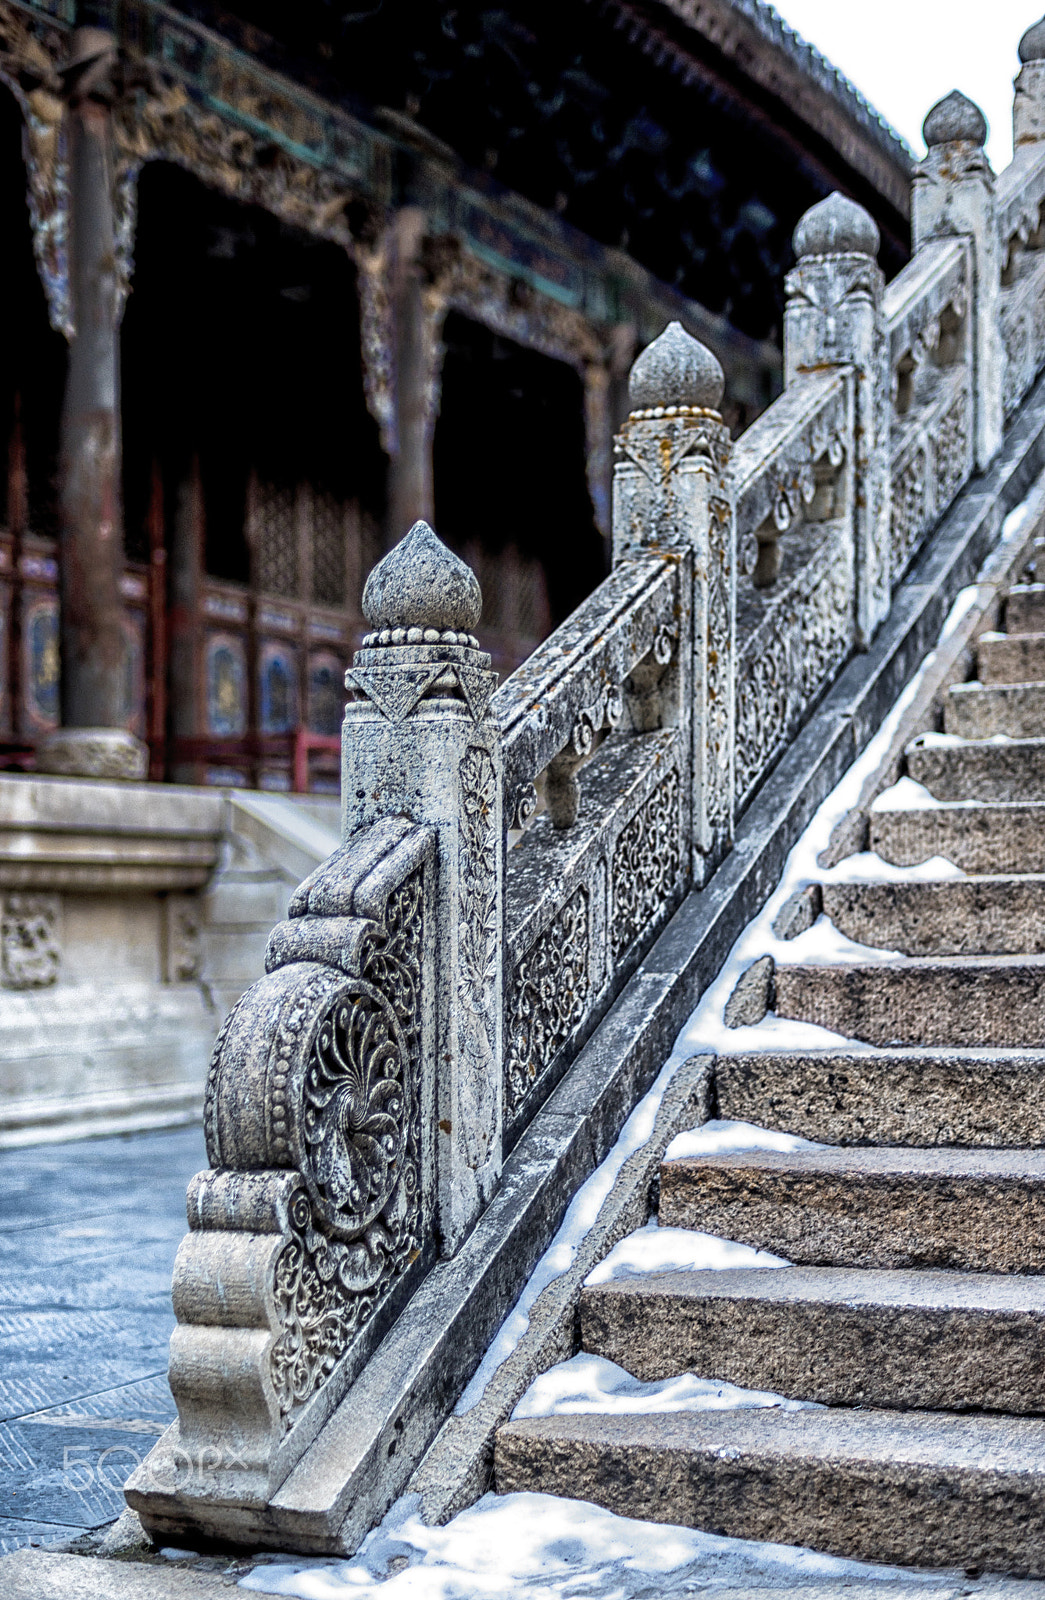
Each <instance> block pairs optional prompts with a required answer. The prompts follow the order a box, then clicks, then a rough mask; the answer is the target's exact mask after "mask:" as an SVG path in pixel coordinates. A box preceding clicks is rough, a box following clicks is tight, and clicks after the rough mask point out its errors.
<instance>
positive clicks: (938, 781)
mask: <svg viewBox="0 0 1045 1600" xmlns="http://www.w3.org/2000/svg"><path fill="white" fill-rule="evenodd" d="M907 771H908V773H909V774H910V776H911V777H912V778H913V779H914V780H915V782H916V783H924V785H925V787H926V788H927V789H928V791H929V793H930V794H931V795H932V796H933V798H934V799H935V800H987V801H990V800H1001V801H1008V802H1012V803H1018V802H1020V801H1021V800H1030V801H1036V800H1040V799H1041V797H1042V795H1045V739H1019V740H1013V741H1012V742H1011V743H1008V744H995V743H994V742H993V740H992V739H983V740H972V739H970V740H968V741H967V742H966V743H964V744H954V745H939V744H929V745H923V744H921V743H919V742H918V741H917V740H916V741H915V743H914V744H913V745H909V746H908V748H907Z"/></svg>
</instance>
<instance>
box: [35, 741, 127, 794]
mask: <svg viewBox="0 0 1045 1600" xmlns="http://www.w3.org/2000/svg"><path fill="white" fill-rule="evenodd" d="M36 766H37V771H38V772H47V773H53V774H54V775H55V776H60V777H63V778H104V779H108V780H109V781H110V782H111V781H112V780H113V779H119V778H126V779H130V780H132V781H133V780H135V779H141V778H144V777H146V776H147V774H148V771H149V750H148V746H147V745H144V744H143V743H142V741H141V740H140V739H136V738H135V737H134V734H133V733H124V732H123V731H122V730H121V729H119V728H58V729H57V730H56V731H55V732H54V733H48V734H45V735H44V737H43V738H42V739H40V740H39V742H38V744H37V748H36Z"/></svg>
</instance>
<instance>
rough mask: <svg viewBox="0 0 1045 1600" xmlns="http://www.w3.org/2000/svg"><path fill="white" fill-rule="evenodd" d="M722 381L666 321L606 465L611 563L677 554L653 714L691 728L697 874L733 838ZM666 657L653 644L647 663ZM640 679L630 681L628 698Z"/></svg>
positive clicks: (636, 377)
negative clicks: (672, 679) (676, 581)
mask: <svg viewBox="0 0 1045 1600" xmlns="http://www.w3.org/2000/svg"><path fill="white" fill-rule="evenodd" d="M723 389H724V379H723V374H722V368H721V366H720V365H719V363H718V361H717V360H716V359H715V357H714V355H713V354H712V352H711V351H710V350H708V349H707V348H706V347H705V346H704V345H702V344H700V343H699V342H698V341H697V340H696V339H694V338H692V337H691V336H690V335H689V334H688V333H687V332H686V331H685V329H684V328H682V327H681V325H680V324H679V323H677V322H672V323H671V324H670V325H669V326H668V327H667V328H666V329H665V331H664V332H663V333H662V334H661V336H660V338H659V339H655V340H654V342H653V343H652V344H651V345H649V346H648V347H647V349H645V350H644V351H643V352H642V354H641V355H640V356H639V358H638V360H637V361H636V362H635V365H634V366H633V367H632V369H631V376H630V378H629V382H628V395H629V400H630V403H631V413H630V415H629V417H628V419H627V421H626V422H625V424H624V426H623V428H622V429H621V432H620V435H619V437H618V439H617V465H616V469H615V473H614V494H613V559H614V565H615V566H618V565H619V564H620V563H621V562H623V561H627V560H629V559H630V558H632V557H633V556H635V555H639V554H646V553H649V552H651V551H658V550H664V551H665V552H668V551H671V552H676V553H678V554H679V555H681V556H684V557H685V562H684V564H683V567H682V571H683V573H684V575H685V576H684V580H683V594H682V596H681V599H682V615H681V617H680V648H679V652H678V657H679V659H678V663H677V672H678V677H677V696H676V698H675V706H674V708H672V707H671V706H670V705H669V704H667V703H666V702H667V701H668V697H667V696H665V695H661V696H660V697H659V701H658V702H657V704H658V709H659V714H660V715H661V717H662V719H663V720H664V721H665V722H669V723H670V722H672V721H677V722H678V723H679V724H681V725H682V726H683V727H686V726H687V724H688V725H689V726H690V728H691V735H690V737H691V746H692V772H693V789H692V793H693V802H692V804H693V812H692V837H693V846H694V856H693V876H694V880H695V881H696V882H697V883H703V882H704V881H706V878H707V877H708V875H709V874H710V872H711V871H712V870H713V868H714V866H715V865H716V863H717V862H718V861H719V860H720V859H721V858H722V856H723V854H724V853H725V852H726V850H728V849H729V847H730V845H731V843H732V838H733V808H734V739H735V671H736V543H737V538H736V512H735V506H734V498H733V487H732V482H731V479H730V477H729V472H728V463H729V457H730V439H729V430H728V429H727V428H726V426H725V424H724V423H723V421H722V417H721V415H720V413H719V410H718V407H719V406H720V405H721V403H722V394H723ZM669 659H670V651H665V650H663V649H662V650H661V652H660V663H659V664H661V665H662V666H663V665H666V662H667V660H669ZM646 687H648V686H645V685H643V684H632V685H631V686H630V687H629V702H630V703H633V702H635V701H636V700H638V701H641V700H642V698H643V691H644V689H645V688H646ZM641 715H642V720H643V722H644V723H645V722H647V720H648V719H647V718H646V716H645V712H644V711H643V712H642V713H641Z"/></svg>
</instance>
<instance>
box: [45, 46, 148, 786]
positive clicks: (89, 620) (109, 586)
mask: <svg viewBox="0 0 1045 1600" xmlns="http://www.w3.org/2000/svg"><path fill="white" fill-rule="evenodd" d="M115 64H116V43H115V40H114V38H113V36H112V34H110V33H108V32H107V31H105V30H104V29H100V28H88V27H81V28H77V29H76V31H75V32H74V33H73V35H72V39H71V48H70V56H69V61H68V64H67V66H66V68H65V79H66V85H67V96H68V112H67V138H68V149H69V259H70V298H71V303H72V310H73V320H74V324H75V333H74V336H73V338H72V340H71V341H70V346H69V367H68V377H67V380H66V389H65V403H64V407H63V410H62V423H61V451H60V469H59V470H60V479H61V481H60V508H61V561H60V565H61V603H62V728H61V729H60V730H59V731H58V733H56V734H54V735H51V736H49V738H48V739H47V740H45V741H43V742H42V745H41V747H40V749H39V750H38V764H39V765H40V766H41V767H42V768H43V769H44V770H46V771H51V772H65V773H79V774H83V775H87V776H93V777H106V778H117V777H121V778H134V777H144V775H145V771H146V759H147V753H146V750H145V747H144V746H143V745H142V744H141V743H140V741H138V740H137V739H135V738H133V737H132V735H131V734H129V733H127V732H126V731H125V728H126V723H127V720H128V717H129V714H130V710H131V708H130V706H129V705H128V703H127V693H128V685H127V659H126V658H127V638H126V633H125V630H124V617H123V603H122V601H121V598H120V578H121V575H122V573H123V568H124V549H123V512H122V505H121V484H120V474H121V448H120V381H119V379H120V374H119V320H118V294H117V287H118V286H117V275H116V247H115V227H114V216H113V210H114V201H113V150H112V111H111V100H112V93H113V85H112V77H113V69H114V66H115Z"/></svg>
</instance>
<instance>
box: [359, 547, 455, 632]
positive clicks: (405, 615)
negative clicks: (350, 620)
mask: <svg viewBox="0 0 1045 1600" xmlns="http://www.w3.org/2000/svg"><path fill="white" fill-rule="evenodd" d="M482 609H483V597H482V593H481V591H480V589H479V581H478V579H477V578H476V576H475V573H474V572H473V571H472V569H471V567H468V566H466V565H465V563H464V562H463V561H462V560H461V559H460V557H459V556H455V555H454V553H453V551H452V550H448V549H447V547H446V545H445V544H444V543H443V541H442V540H441V539H440V538H439V537H438V535H437V534H436V533H435V532H434V531H433V529H431V528H430V527H429V526H428V523H427V522H415V523H414V525H413V527H412V528H411V529H410V532H409V533H408V534H407V535H406V537H405V538H403V539H400V541H399V543H398V544H397V545H396V546H395V547H394V549H392V550H390V551H389V552H388V554H387V555H386V556H385V557H383V559H382V560H380V561H379V562H378V564H377V566H376V567H375V568H374V569H373V571H372V572H371V574H370V576H369V578H368V579H367V580H366V587H365V588H364V590H363V615H364V616H365V617H366V619H367V621H368V622H369V624H370V626H371V627H372V628H437V629H439V631H440V632H445V631H447V630H455V631H461V632H464V633H468V632H470V631H471V629H472V628H474V627H475V626H476V624H477V623H478V621H479V617H480V615H481V613H482Z"/></svg>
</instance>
